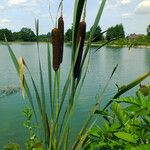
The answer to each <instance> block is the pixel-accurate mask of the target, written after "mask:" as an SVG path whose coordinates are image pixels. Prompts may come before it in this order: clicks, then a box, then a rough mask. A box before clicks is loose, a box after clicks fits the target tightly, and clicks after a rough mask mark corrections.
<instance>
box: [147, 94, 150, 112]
mask: <svg viewBox="0 0 150 150" xmlns="http://www.w3.org/2000/svg"><path fill="white" fill-rule="evenodd" d="M147 110H148V111H149V113H150V94H149V96H148V100H147Z"/></svg>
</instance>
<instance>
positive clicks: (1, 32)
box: [0, 29, 13, 41]
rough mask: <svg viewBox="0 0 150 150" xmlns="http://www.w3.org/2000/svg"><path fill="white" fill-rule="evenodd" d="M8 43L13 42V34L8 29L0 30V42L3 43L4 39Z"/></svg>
mask: <svg viewBox="0 0 150 150" xmlns="http://www.w3.org/2000/svg"><path fill="white" fill-rule="evenodd" d="M4 36H6V38H7V40H8V41H13V34H12V32H11V30H8V29H0V41H5V37H4Z"/></svg>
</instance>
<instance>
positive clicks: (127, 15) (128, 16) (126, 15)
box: [121, 13, 132, 19]
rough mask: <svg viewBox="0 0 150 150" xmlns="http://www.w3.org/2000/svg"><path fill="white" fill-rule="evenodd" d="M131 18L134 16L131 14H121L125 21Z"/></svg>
mask: <svg viewBox="0 0 150 150" xmlns="http://www.w3.org/2000/svg"><path fill="white" fill-rule="evenodd" d="M131 16H132V14H131V13H124V14H121V18H123V19H128V18H130V17H131Z"/></svg>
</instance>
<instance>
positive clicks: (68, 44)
mask: <svg viewBox="0 0 150 150" xmlns="http://www.w3.org/2000/svg"><path fill="white" fill-rule="evenodd" d="M8 43H9V44H15V43H16V44H22V45H30V44H36V42H23V41H14V42H8ZM39 43H41V44H46V43H48V42H39ZM0 45H6V42H0ZM65 45H66V46H71V43H70V42H65ZM85 45H86V43H85ZM101 45H102V44H100V43H92V44H91V46H92V47H99V46H101ZM105 47H110V48H111V47H112V48H128V45H116V44H108V45H105ZM131 48H146V49H150V46H147V45H133V46H132V47H131Z"/></svg>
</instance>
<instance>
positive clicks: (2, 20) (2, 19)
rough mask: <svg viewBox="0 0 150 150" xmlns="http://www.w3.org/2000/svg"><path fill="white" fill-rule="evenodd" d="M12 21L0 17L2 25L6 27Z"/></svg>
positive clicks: (0, 24) (0, 25)
mask: <svg viewBox="0 0 150 150" xmlns="http://www.w3.org/2000/svg"><path fill="white" fill-rule="evenodd" d="M10 22H11V21H10V20H9V19H7V18H1V19H0V27H6V26H8V25H9V23H10Z"/></svg>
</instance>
